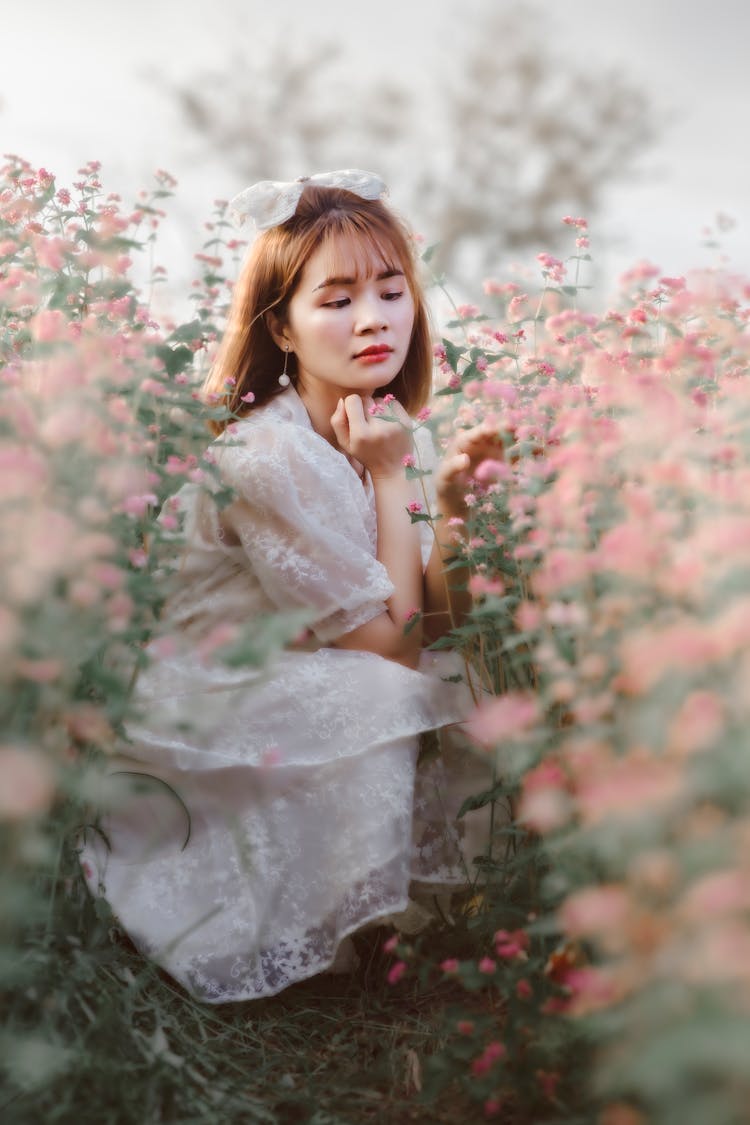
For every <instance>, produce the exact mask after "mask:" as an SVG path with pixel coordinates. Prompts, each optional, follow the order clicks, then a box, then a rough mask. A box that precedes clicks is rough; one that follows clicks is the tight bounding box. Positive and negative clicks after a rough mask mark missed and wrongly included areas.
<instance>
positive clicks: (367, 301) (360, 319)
mask: <svg viewBox="0 0 750 1125" xmlns="http://www.w3.org/2000/svg"><path fill="white" fill-rule="evenodd" d="M387 324H388V315H387V312H386V308H385V305H384V303H383V301H382V300H381V299H380V298H379V297H378V296H377V295H375V294H373V295H372V296H368V295H365V294H363V295H362V296H361V297H360V299H359V300H358V302H357V308H356V330H357V331H358V332H372V331H375V330H377V329H378V328H385V327H386V326H387Z"/></svg>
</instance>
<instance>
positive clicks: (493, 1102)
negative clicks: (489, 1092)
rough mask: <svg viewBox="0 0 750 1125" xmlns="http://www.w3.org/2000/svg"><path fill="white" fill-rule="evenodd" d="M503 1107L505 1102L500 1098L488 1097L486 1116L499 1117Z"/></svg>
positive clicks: (485, 1107)
mask: <svg viewBox="0 0 750 1125" xmlns="http://www.w3.org/2000/svg"><path fill="white" fill-rule="evenodd" d="M502 1108H503V1103H502V1101H501V1100H500V1098H487V1101H486V1102H485V1103H484V1116H485V1117H497V1115H498V1113H499V1112H500V1110H501V1109H502Z"/></svg>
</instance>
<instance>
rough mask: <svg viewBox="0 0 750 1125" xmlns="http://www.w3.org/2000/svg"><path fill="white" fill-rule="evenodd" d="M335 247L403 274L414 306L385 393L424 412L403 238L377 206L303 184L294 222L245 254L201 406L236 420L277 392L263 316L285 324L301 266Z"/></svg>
mask: <svg viewBox="0 0 750 1125" xmlns="http://www.w3.org/2000/svg"><path fill="white" fill-rule="evenodd" d="M336 242H338V243H339V246H340V245H341V243H345V242H348V243H349V244H350V245H352V244H353V245H354V248H355V252H356V251H357V250H358V249H359V248H360V247H361V249H362V251H364V252H365V253H366V252H367V251H372V252H374V254H375V255H376V256H377V257H378V258H379V259H381V260H382V261H383V263H384V268H385V269H400V270H402V271H403V273H404V277H405V279H406V283H407V285H408V286H409V290H410V291H411V295H412V299H413V301H414V326H413V328H412V335H411V342H410V344H409V350H408V352H407V354H406V359H405V360H404V365H403V367H402V369H401V371H400V372H399V373H398V375H397V376H396V378H395V379H394V380H393V381H392V382H391V383H389V384H388V388H387V389H388V391H389V392H390V393H391V394H393V395H395V397H396V398H397V399H398V401H399V402H400V403H401V404H402V405H403V406H404V408H405V409H406V411H407V413H409V414H414V413H416V411H417V410H418V409H419V408H420V407H422V406H424V404H425V402H426V400H427V398H428V396H429V393H430V389H431V384H432V342H431V334H430V325H429V319H428V314H427V307H426V304H425V299H424V294H423V292H422V287H421V285H420V282H419V279H418V277H417V263H416V258H415V254H414V250H413V242H412V239H411V236H410V234H409V232H408V231H407V229H406V227H405V226H404V224H403V223H402V222H401V221H400V220H399V219H398V218H397V217H396V216H395V215H394V214H393V213H392V212H391V211H390V210H389V209H388V208H387V207H386V206H384V204H382V203H381V202H380V201H379V200H368V199H361V198H360V196H358V195H355V194H354V193H353V192H350V191H346V190H344V189H343V188H329V187H325V188H324V187H315V186H313V185H310V184H308V185H306V186H305V188H304V190H303V192H302V195H301V197H300V200H299V203H298V205H297V210H296V211H295V213H294V215H292V216H291V217H290V218H289V219H287V220H286V222H284V223H282V224H280V225H279V226H276V227H271V229H270V230H265V231H263V232H262V233H261V234H259V235H258V237H257V239H256V240H255V242H254V244H253V246H252V248H251V250H250V253H249V255H248V258H247V261H246V262H245V264H244V266H243V267H242V272H241V273H240V276H239V278H238V280H237V283H236V285H235V287H234V294H233V297H232V304H231V308H230V310H229V317H228V321H227V327H226V330H225V333H224V337H223V339H222V342H221V344H220V346H219V350H218V352H217V355H216V359H215V360H214V363H213V365H212V367H211V370H210V372H209V374H208V377H207V378H206V381H205V383H204V385H203V397H204V399H205V400H206V401H207V402H209V403H211V404H212V405H220V406H224V407H226V408H227V410H229V411H230V412H231V413H232V414H235V415H242V414H247V413H249V411H251V410H253V409H255V408H257V407H258V406H262V405H263V404H264V403H266V402H268V401H269V400H270V399H271V398H273V397H274V395H276V394H279V393H280V392H281V390H282V389H283V388H282V387H281V386H280V384H279V375H280V373H281V371H282V367H283V363H284V355H283V352H282V351H281V349H280V348H279V347H278V346H277V345H276V344H275V343H274V340H273V337H272V335H271V332H270V330H269V325H268V314H269V313H273V314H274V315H275V317H276V319H277V322H278V323H280V324H282V325H283V324H284V322H285V321H286V317H287V309H288V306H289V301H290V300H291V298H292V296H293V295H294V292H295V290H296V288H297V286H298V285H299V281H300V278H301V276H302V271H303V270H304V268H305V265H306V264H307V261H308V259H309V258H310V256H311V255H312V254H313V253H314V252H315V251H316V250H317V249H318V248H319V247H321V246H325V245H326V244H333V245H332V246H331V248H332V250H333V252H334V253H335V252H336V249H337V247H336V245H335V243H336ZM296 369H297V368H296V357H295V356H294V355H292V354H291V353H290V355H289V363H288V368H287V371H288V374H289V375H290V376H291V377H292V381H294V376H295V374H296ZM383 390H385V388H383ZM249 393H252V394H253V395H254V396H255V397H254V399H253V400H252V402H251V403H249V404H248V403H245V402H243V401H242V399H243V397H244V396H246V395H248V394H249ZM229 420H230V419H222V420H212V421H211V422H210V423H209V425H210V427H211V429H212V430H213V432H214V433H216V434H219V433H221V432H222V431H223V430H224V429H225V427H226V425H227V422H228V421H229Z"/></svg>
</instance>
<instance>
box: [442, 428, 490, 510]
mask: <svg viewBox="0 0 750 1125" xmlns="http://www.w3.org/2000/svg"><path fill="white" fill-rule="evenodd" d="M504 449H505V444H504V442H503V438H502V435H501V434H500V432H499V430H498V426H497V423H493V422H481V423H480V424H479V425H478V426H473V427H472V428H471V429H470V430H460V431H459V432H458V433H457V434H456V435H455V436H454V437H453V438H452V440H451V442H450V444H449V446H448V448H447V450H446V452H445V455H444V456H443V459H442V460H441V462H440V465H439V466H438V468H437V471H436V473H435V489H436V492H437V499H438V506H439V508H440V511H441V512H442V513H443V515H446V516H463V515H464V514H465V512H466V502H465V499H464V497H465V496H466V493H467V491H468V489H469V481H470V479H471V477H472V476H473V474H474V473H475V472H476V470H477V468H478V466H479V465H481V463H482V461H487V460H492V461H502V460H503V457H504Z"/></svg>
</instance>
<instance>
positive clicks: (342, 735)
mask: <svg viewBox="0 0 750 1125" xmlns="http://www.w3.org/2000/svg"><path fill="white" fill-rule="evenodd" d="M451 659H452V658H451V657H449V656H448V654H441V655H440V656H437V655H432V654H425V657H424V658H423V662H422V665H421V666H420V670H418V671H412V670H410V669H408V668H404V667H402V666H401V665H398V664H395V663H394V662H392V661H388V660H384V659H382V658H380V657H378V656H374V655H372V654H369V653H359V652H348V651H345V650H339V649H321V650H319V651H318V652H315V653H284V654H283V655H282V656H281V657H280V658H279V660H278V661H277V662H276V663H275V664H274V666H273V668H272V669H271V671H270V672H268V673H266V674H259V673H253V672H248V670H247V669H242V670H231V669H227V668H225V667H223V666H219V665H210V666H209V665H204V664H202V663H201V661H200V659H199V658H198V657H196V656H195V655H191V656H189V657H186V656H181V657H173V658H171V659H167V660H165V659H160V660H157V661H155V662H154V664H152V665H151V666H150V667H149V668H148V670H147V671H146V673H145V674H144V676H143V677H142V678H141V681H140V684H139V692H138V703H139V706H140V709H141V719H140V720H139V721H138V723H137V724H132V725H131V727H130V730H129V735H130V737H131V739H132V745H131V746H129V747H128V748H127V749H128V753H127V757H125V756H122V757H120V758H119V759H118V760H117V761H116V762H113V765H112V770H111V773H110V777H109V780H108V784H107V790H108V806H109V807H108V811H107V812H106V813H105V814H104V816H103V818H102V831H101V832H100V833H99V832H94V831H89V832H88V833H87V836H86V839H85V841H84V842H83V847H82V854H81V859H82V864H83V870H84V874H85V876H86V879H87V882H88V884H89V887H90V888H91V890H92V891H93V892H94V893H96V894H103V895H104V896H105V897H106V898H107V899H108V901H109V903H110V905H111V907H112V909H113V911H114V913H115V914H116V916H117V917H118V919H119V921H120V922H121V924H122V925H123V927H124V928H125V929H126V930H127V931H128V933H129V934H130V936H131V937H132V939H133V941H134V942H135V944H136V945H137V946H138V947H139V948H140V949H141V950H142V951H143V952H144V953H145V954H147V955H148V956H150V957H151V958H152V959H153V960H155V961H156V962H157V963H159V964H160V965H161V966H162V967H163V968H164V969H166V970H167V971H168V972H169V973H170V974H171V975H172V976H173V977H174V978H175V979H176V980H178V981H179V982H180V983H181V984H182V985H184V986H185V987H186V988H187V989H188V990H189V991H190V992H191V993H192V994H193V995H194V996H196V997H198V998H199V999H202V1000H205V1001H209V1002H214V1003H224V1002H227V1001H237V1000H247V999H251V998H256V997H262V996H270V995H273V994H275V993H277V992H279V991H281V990H282V989H283V988H286V987H287V986H288V985H290V984H292V983H294V982H295V981H299V980H303V979H305V978H307V977H310V976H313V975H314V974H316V973H319V972H322V971H324V970H325V969H327V968H330V966H331V965H332V964H333V962H334V960H335V958H336V952H337V949H338V947H339V945H340V943H341V942H342V941H343V940H344V938H345V937H346V936H347V935H348V934H350V933H352V932H353V931H355V930H357V929H360V928H361V927H363V926H365V925H366V924H368V923H370V922H374V921H376V920H377V919H378V918H382V917H384V916H386V915H390V914H393V913H396V912H399V911H402V910H404V909H406V907H407V905H408V903H409V887H410V884H411V882H412V881H413V880H419V881H422V882H428V883H432V884H435V883H437V884H440V885H442V886H444V887H449V886H457V885H462V884H464V883H465V881H466V878H467V868H466V863H465V860H464V856H463V854H462V851H461V845H460V839H459V832H458V826H457V824H456V821H455V815H456V812H457V810H458V807H459V806H460V803H461V801H462V799H463V797H464V796H465V795H466V792H467V790H471V789H472V787H473V791H477V789H478V788H479V787H481V785H482V784H483V783H484V781H485V780H486V776H485V767H484V764H483V763H481V764H479V765H477V761H476V759H475V758H474V757H473V755H472V754H471V753H470V752H469V751H466V750H464V749H463V748H457V747H456V745H455V744H449V743H450V740H446V739H443V740H442V741H443V743H444V746H443V751H442V752H439V753H435V752H434V751H431V750H429V749H428V750H427V752H424V753H422V754H421V755H419V744H420V735H421V734H422V733H423V732H426V731H432V730H435V729H437V728H444V729H448V728H450V727H451V726H452V725H454V724H457V723H459V722H460V720H461V718H462V717H464V715H465V714H466V710H467V692H466V688H465V687H463V686H462V685H459V684H454V683H451V682H447V681H446V680H445V679H443V678H442V677H443V676H444V675H446V674H449V673H450V672H455V666H454V665H452V664H451V663H450V661H451Z"/></svg>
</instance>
